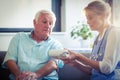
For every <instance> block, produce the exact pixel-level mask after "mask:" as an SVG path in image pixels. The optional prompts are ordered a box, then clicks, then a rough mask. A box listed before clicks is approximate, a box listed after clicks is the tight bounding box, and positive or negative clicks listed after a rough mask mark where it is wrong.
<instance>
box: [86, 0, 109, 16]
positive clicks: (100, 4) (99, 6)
mask: <svg viewBox="0 0 120 80" xmlns="http://www.w3.org/2000/svg"><path fill="white" fill-rule="evenodd" d="M84 10H85V11H86V10H90V11H93V12H95V13H96V14H98V15H102V14H107V15H108V17H110V16H111V7H110V5H109V4H108V3H106V2H104V1H102V0H96V1H93V2H91V3H89V4H88V5H87V6H86V7H85V8H84Z"/></svg>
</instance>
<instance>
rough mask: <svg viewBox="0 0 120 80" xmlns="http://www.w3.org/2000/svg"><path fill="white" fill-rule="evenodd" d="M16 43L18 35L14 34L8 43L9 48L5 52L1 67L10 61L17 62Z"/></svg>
mask: <svg viewBox="0 0 120 80" xmlns="http://www.w3.org/2000/svg"><path fill="white" fill-rule="evenodd" d="M18 41H19V34H16V35H15V36H14V37H13V38H12V40H11V41H10V44H9V47H8V50H7V54H6V56H5V59H4V61H3V66H5V62H6V61H8V60H10V59H11V60H14V61H17V49H18V44H19V43H18Z"/></svg>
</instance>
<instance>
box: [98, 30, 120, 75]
mask: <svg viewBox="0 0 120 80" xmlns="http://www.w3.org/2000/svg"><path fill="white" fill-rule="evenodd" d="M119 34H120V30H116V29H113V30H111V31H110V33H109V35H108V38H107V44H106V50H105V53H104V58H103V61H101V62H100V63H99V65H100V70H101V72H102V73H105V74H109V73H111V72H112V71H113V70H114V69H115V67H116V66H117V64H118V62H119V61H120V54H119V52H120V35H119Z"/></svg>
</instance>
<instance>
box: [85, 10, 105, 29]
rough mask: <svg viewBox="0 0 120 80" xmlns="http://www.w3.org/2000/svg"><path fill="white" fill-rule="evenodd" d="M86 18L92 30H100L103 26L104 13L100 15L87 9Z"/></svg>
mask: <svg viewBox="0 0 120 80" xmlns="http://www.w3.org/2000/svg"><path fill="white" fill-rule="evenodd" d="M86 18H87V23H88V24H89V26H90V28H91V30H94V31H99V30H100V29H101V28H102V26H103V23H104V20H103V17H102V15H98V14H96V13H95V12H93V11H90V10H86Z"/></svg>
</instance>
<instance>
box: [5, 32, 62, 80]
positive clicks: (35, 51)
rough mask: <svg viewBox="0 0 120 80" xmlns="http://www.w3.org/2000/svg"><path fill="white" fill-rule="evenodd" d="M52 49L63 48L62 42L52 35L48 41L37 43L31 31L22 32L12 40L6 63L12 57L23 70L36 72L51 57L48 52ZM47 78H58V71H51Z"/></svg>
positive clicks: (58, 61) (59, 63) (58, 63)
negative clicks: (31, 35)
mask: <svg viewBox="0 0 120 80" xmlns="http://www.w3.org/2000/svg"><path fill="white" fill-rule="evenodd" d="M51 49H63V47H62V45H61V43H59V42H58V41H57V40H55V39H52V38H51V37H48V39H47V40H46V41H42V42H40V43H37V42H36V41H35V40H33V39H32V38H31V37H30V33H24V32H21V33H18V34H16V35H15V36H14V37H13V39H12V40H11V42H10V45H9V48H8V52H7V54H6V57H5V60H4V63H5V62H6V61H7V60H9V59H12V60H14V61H16V63H17V65H18V67H19V69H20V70H21V71H31V72H35V71H37V70H39V69H40V68H41V67H43V66H44V65H45V64H46V63H47V62H48V61H49V60H50V59H51V58H50V56H49V54H48V52H49V50H51ZM54 60H56V61H55V62H56V64H57V66H58V67H59V68H60V67H63V65H64V64H63V62H62V61H61V60H57V59H54ZM46 78H50V79H55V80H57V79H58V76H57V73H56V71H53V72H52V73H50V74H49V75H48V76H46Z"/></svg>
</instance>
